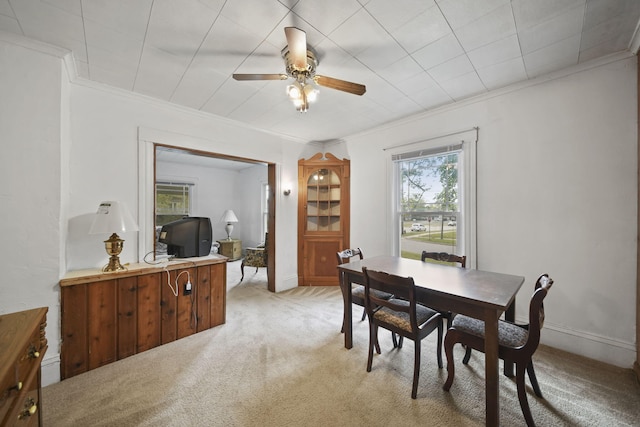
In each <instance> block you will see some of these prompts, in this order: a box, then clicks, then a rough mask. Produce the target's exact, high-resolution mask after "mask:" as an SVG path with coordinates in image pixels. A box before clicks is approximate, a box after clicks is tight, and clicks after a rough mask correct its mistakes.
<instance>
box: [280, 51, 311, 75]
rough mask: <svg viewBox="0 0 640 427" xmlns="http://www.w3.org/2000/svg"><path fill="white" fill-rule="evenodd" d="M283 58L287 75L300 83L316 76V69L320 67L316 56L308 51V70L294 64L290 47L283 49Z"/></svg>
mask: <svg viewBox="0 0 640 427" xmlns="http://www.w3.org/2000/svg"><path fill="white" fill-rule="evenodd" d="M282 57H283V58H284V61H285V63H286V66H287V68H286V70H287V74H288V75H290V76H291V77H293V78H294V79H296V80H298V81H301V80H302V81H304V80H305V79H312V78H313V76H315V74H316V67H317V66H318V59H317V57H316V54H315V53H314V52H313V51H312V50H310V49H307V66H306V68H300V67H296V66H295V64H294V63H293V58H292V55H291V51H290V50H289V46H286V47H285V48H284V49H282Z"/></svg>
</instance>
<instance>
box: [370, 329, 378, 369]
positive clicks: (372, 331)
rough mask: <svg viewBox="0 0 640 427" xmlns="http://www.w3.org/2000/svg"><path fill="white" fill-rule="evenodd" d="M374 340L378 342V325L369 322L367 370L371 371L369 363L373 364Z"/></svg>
mask: <svg viewBox="0 0 640 427" xmlns="http://www.w3.org/2000/svg"><path fill="white" fill-rule="evenodd" d="M375 342H378V327H377V326H376V325H374V324H373V322H369V357H368V359H367V372H371V365H372V364H373V347H374V344H373V343H375Z"/></svg>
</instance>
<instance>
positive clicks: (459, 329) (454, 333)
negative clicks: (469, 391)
mask: <svg viewBox="0 0 640 427" xmlns="http://www.w3.org/2000/svg"><path fill="white" fill-rule="evenodd" d="M551 285H553V280H552V279H551V278H549V275H548V274H543V275H541V276H540V277H539V278H538V280H537V281H536V284H535V288H534V292H533V296H532V297H531V302H530V303H529V323H528V324H525V325H520V324H515V323H511V322H507V321H504V320H498V357H500V359H502V360H504V361H505V362H508V363H515V365H516V386H517V388H518V400H519V401H520V407H521V408H522V413H523V414H524V418H525V420H526V422H527V425H528V426H534V425H535V423H534V421H533V417H532V416H531V410H530V409H529V402H528V401H527V392H526V389H525V382H524V381H525V380H524V372H525V370H526V371H527V374H528V375H529V380H530V381H531V386H532V388H533V391H534V392H535V394H536V396H538V397H540V398H542V392H541V390H540V386H539V385H538V380H537V379H536V374H535V371H534V369H533V359H532V356H533V354H534V353H535V351H536V349H537V348H538V344H539V343H540V330H541V329H542V326H543V324H544V305H543V300H544V298H545V297H546V296H547V293H548V292H549V289H550V288H551ZM456 343H461V344H463V345H464V346H466V347H467V348H474V349H475V350H478V351H482V352H484V322H483V321H482V320H478V319H474V318H473V317H468V316H464V315H461V314H458V315H457V316H455V317H454V318H453V322H452V324H451V327H450V328H449V329H448V330H447V335H446V337H445V339H444V351H445V354H446V356H447V380H446V382H445V383H444V386H443V387H442V388H443V390H445V391H449V389H450V388H451V384H452V383H453V377H454V375H455V367H454V363H453V346H454V345H455V344H456ZM468 361H469V360H468V359H467V358H466V357H465V359H463V361H462V363H464V364H467V363H468Z"/></svg>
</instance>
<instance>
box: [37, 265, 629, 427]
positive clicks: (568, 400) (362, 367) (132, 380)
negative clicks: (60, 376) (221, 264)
mask: <svg viewBox="0 0 640 427" xmlns="http://www.w3.org/2000/svg"><path fill="white" fill-rule="evenodd" d="M228 270H229V282H228V299H227V323H226V324H225V325H222V326H220V327H217V328H214V329H211V330H208V331H205V332H201V333H198V334H195V335H192V336H190V337H187V338H184V339H182V340H179V341H176V342H173V343H170V344H167V345H164V346H161V347H158V348H155V349H152V350H150V351H147V352H144V353H140V354H137V355H135V356H132V357H129V358H127V359H124V360H121V361H119V362H116V363H112V364H110V365H107V366H104V367H102V368H99V369H95V370H93V371H90V372H87V373H85V374H82V375H78V376H76V377H73V378H70V379H68V380H65V381H63V382H60V383H57V384H53V385H50V386H47V387H45V388H44V389H43V396H42V400H43V410H42V411H43V421H44V425H45V426H320V425H322V426H326V425H329V426H356V425H367V426H382V425H402V426H414V425H416V426H417V425H427V426H428V425H456V426H476V425H483V424H484V376H483V374H484V358H483V355H482V354H480V353H478V352H474V354H473V356H472V358H471V361H470V363H469V365H468V366H464V365H462V363H461V362H460V361H461V359H462V355H463V351H462V348H458V349H457V351H458V354H457V356H456V361H457V364H456V368H457V369H456V379H455V381H454V383H453V386H452V388H451V391H450V392H449V393H447V392H444V391H443V390H442V384H443V383H444V381H445V379H446V369H438V368H437V365H436V358H435V334H433V336H430V337H428V338H427V339H426V340H425V341H424V344H423V352H422V363H421V374H420V384H419V388H418V398H417V399H416V400H413V399H411V380H412V374H413V346H412V343H411V342H410V341H408V342H406V343H405V346H404V348H403V349H402V350H394V349H393V348H392V343H391V338H390V335H389V334H388V333H385V332H384V331H382V333H381V337H380V344H381V346H382V354H381V355H378V356H376V357H375V358H374V363H373V370H372V372H371V373H367V372H366V353H367V342H368V327H367V323H366V321H365V322H360V321H359V319H360V315H361V314H362V312H361V311H360V310H359V309H356V310H354V348H353V349H351V350H346V349H345V348H344V346H343V343H344V341H343V336H342V334H340V324H341V316H342V299H341V295H340V291H339V288H337V287H312V288H296V289H292V290H290V291H286V292H282V293H277V294H273V293H270V292H268V291H267V290H266V274H265V269H260V271H259V272H258V273H257V274H254V272H255V270H254V269H249V270H248V271H246V273H247V274H246V276H245V280H244V281H243V282H242V283H240V284H238V280H239V263H238V262H235V263H230V264H229V269H228ZM236 270H237V272H236ZM543 333H544V332H543ZM534 361H535V365H536V372H537V375H538V381H539V383H540V387H541V388H542V392H543V394H544V396H545V399H544V400H542V399H537V398H536V397H535V395H534V394H533V392H532V390H531V389H530V387H529V386H528V387H527V388H528V392H529V393H528V397H529V403H530V405H531V409H532V413H533V417H534V419H535V420H536V422H537V424H538V425H539V426H613V425H615V426H633V425H636V426H637V425H639V424H640V421H639V420H640V385H639V384H638V382H637V380H636V378H635V376H634V374H633V372H632V371H631V370H630V369H629V370H627V369H620V368H616V367H612V366H609V365H605V364H602V363H599V362H595V361H592V360H588V359H584V358H580V357H577V356H574V355H570V354H568V353H565V352H561V351H558V350H554V349H551V348H549V347H545V346H541V347H540V348H539V349H538V352H537V353H536V356H535V357H534ZM500 408H501V423H502V424H503V425H506V426H520V425H524V419H523V417H522V413H521V411H520V406H519V404H518V398H517V395H516V387H515V383H514V381H513V380H511V379H509V378H506V377H504V376H501V377H500Z"/></svg>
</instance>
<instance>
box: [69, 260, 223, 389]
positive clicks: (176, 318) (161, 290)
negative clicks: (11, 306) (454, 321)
mask: <svg viewBox="0 0 640 427" xmlns="http://www.w3.org/2000/svg"><path fill="white" fill-rule="evenodd" d="M188 280H189V281H190V283H191V292H190V293H187V292H185V285H186V284H187V281H188ZM60 289H61V294H62V296H61V305H62V346H61V351H60V359H61V360H60V378H61V379H63V380H64V379H66V378H70V377H72V376H74V375H78V374H81V373H83V372H86V371H89V370H91V369H95V368H98V367H100V366H103V365H106V364H108V363H111V362H115V361H116V360H120V359H124V358H125V357H128V356H131V355H133V354H136V353H140V352H143V351H145V350H149V349H151V348H154V347H157V346H159V345H162V344H166V343H168V342H172V341H175V340H177V339H180V338H184V337H186V336H189V335H192V334H194V333H196V332H201V331H204V330H206V329H209V328H212V327H214V326H218V325H221V324H223V323H225V316H226V294H227V292H226V291H227V258H226V257H224V256H220V255H210V256H207V257H198V258H186V259H180V260H174V261H171V262H169V263H167V264H165V265H154V266H150V265H148V264H135V265H130V266H128V270H126V271H118V272H110V273H103V272H101V271H99V270H84V271H74V272H69V273H68V274H67V275H66V276H65V277H64V278H63V279H62V280H60ZM176 293H177V295H176Z"/></svg>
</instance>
